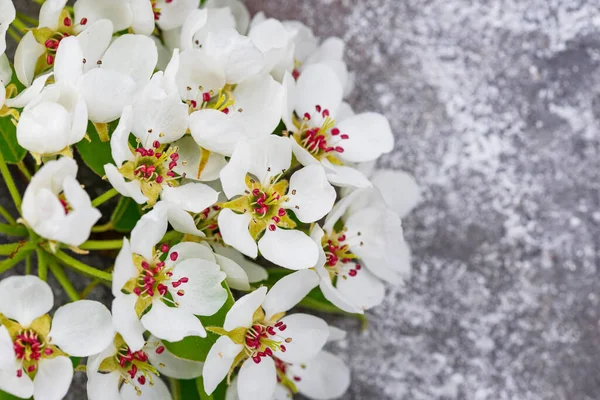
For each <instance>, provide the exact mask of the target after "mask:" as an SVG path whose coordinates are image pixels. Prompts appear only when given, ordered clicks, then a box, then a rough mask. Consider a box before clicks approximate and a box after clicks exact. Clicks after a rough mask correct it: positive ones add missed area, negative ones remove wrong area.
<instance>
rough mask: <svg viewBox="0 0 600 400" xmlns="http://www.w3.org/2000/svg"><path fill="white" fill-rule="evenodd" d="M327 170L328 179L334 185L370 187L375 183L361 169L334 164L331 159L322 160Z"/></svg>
mask: <svg viewBox="0 0 600 400" xmlns="http://www.w3.org/2000/svg"><path fill="white" fill-rule="evenodd" d="M322 163H323V166H324V167H325V169H326V170H327V179H328V180H329V182H331V184H332V185H335V186H339V187H355V188H368V187H371V186H372V185H373V184H372V183H371V181H369V178H367V177H366V176H365V175H364V174H363V173H362V172H360V171H359V170H357V169H355V168H352V167H346V166H343V165H333V164H332V163H330V162H329V160H323V161H322Z"/></svg>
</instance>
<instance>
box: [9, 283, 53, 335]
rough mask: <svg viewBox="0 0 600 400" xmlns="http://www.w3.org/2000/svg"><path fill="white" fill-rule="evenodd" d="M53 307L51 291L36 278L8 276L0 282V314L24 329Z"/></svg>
mask: <svg viewBox="0 0 600 400" xmlns="http://www.w3.org/2000/svg"><path fill="white" fill-rule="evenodd" d="M53 305H54V296H53V294H52V289H50V286H48V284H47V283H46V282H44V281H42V280H41V279H40V278H38V277H37V276H33V275H27V276H10V277H8V278H5V279H3V280H2V281H0V314H4V316H5V317H7V318H10V319H14V320H16V321H17V322H18V323H19V324H21V325H22V326H23V327H24V328H27V327H29V325H30V324H31V322H33V320H34V319H36V318H38V317H41V316H42V315H44V314H46V313H47V312H48V311H50V309H51V308H52V306H53Z"/></svg>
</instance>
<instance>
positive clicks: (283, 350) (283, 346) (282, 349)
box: [279, 344, 286, 353]
mask: <svg viewBox="0 0 600 400" xmlns="http://www.w3.org/2000/svg"><path fill="white" fill-rule="evenodd" d="M279 349H280V350H281V352H282V353H285V350H286V348H285V345H283V344H282V345H281V346H279Z"/></svg>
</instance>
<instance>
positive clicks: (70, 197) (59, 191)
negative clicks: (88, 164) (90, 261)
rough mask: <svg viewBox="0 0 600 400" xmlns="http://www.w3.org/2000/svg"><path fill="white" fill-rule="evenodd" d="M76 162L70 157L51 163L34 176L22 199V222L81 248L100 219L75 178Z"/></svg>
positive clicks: (46, 234)
mask: <svg viewBox="0 0 600 400" xmlns="http://www.w3.org/2000/svg"><path fill="white" fill-rule="evenodd" d="M76 175H77V163H76V162H75V161H74V160H73V159H72V158H68V157H62V158H60V159H59V160H56V161H49V162H48V163H46V164H45V165H44V166H43V167H42V168H40V170H39V171H38V172H37V173H36V174H35V175H34V176H33V178H32V179H31V182H30V183H29V186H27V189H26V190H25V195H24V196H23V205H22V214H23V219H24V220H25V222H26V223H27V225H28V226H30V227H31V229H33V230H34V232H35V233H37V234H38V235H40V236H42V237H43V238H45V239H49V240H54V241H57V242H61V243H65V244H67V245H70V246H75V247H76V246H79V245H80V244H82V243H83V242H85V241H86V240H87V239H88V237H89V236H90V232H91V229H92V226H94V224H95V223H96V221H98V220H99V219H100V217H101V214H100V211H98V210H97V209H95V208H93V207H92V203H91V201H90V197H89V196H88V194H87V193H86V192H85V190H83V189H82V188H81V185H80V184H79V182H77V179H75V176H76Z"/></svg>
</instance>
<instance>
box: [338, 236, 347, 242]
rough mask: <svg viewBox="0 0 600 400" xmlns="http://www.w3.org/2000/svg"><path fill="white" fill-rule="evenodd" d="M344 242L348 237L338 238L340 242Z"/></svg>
mask: <svg viewBox="0 0 600 400" xmlns="http://www.w3.org/2000/svg"><path fill="white" fill-rule="evenodd" d="M344 240H346V235H342V236H340V237H339V238H338V242H343V241H344Z"/></svg>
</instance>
